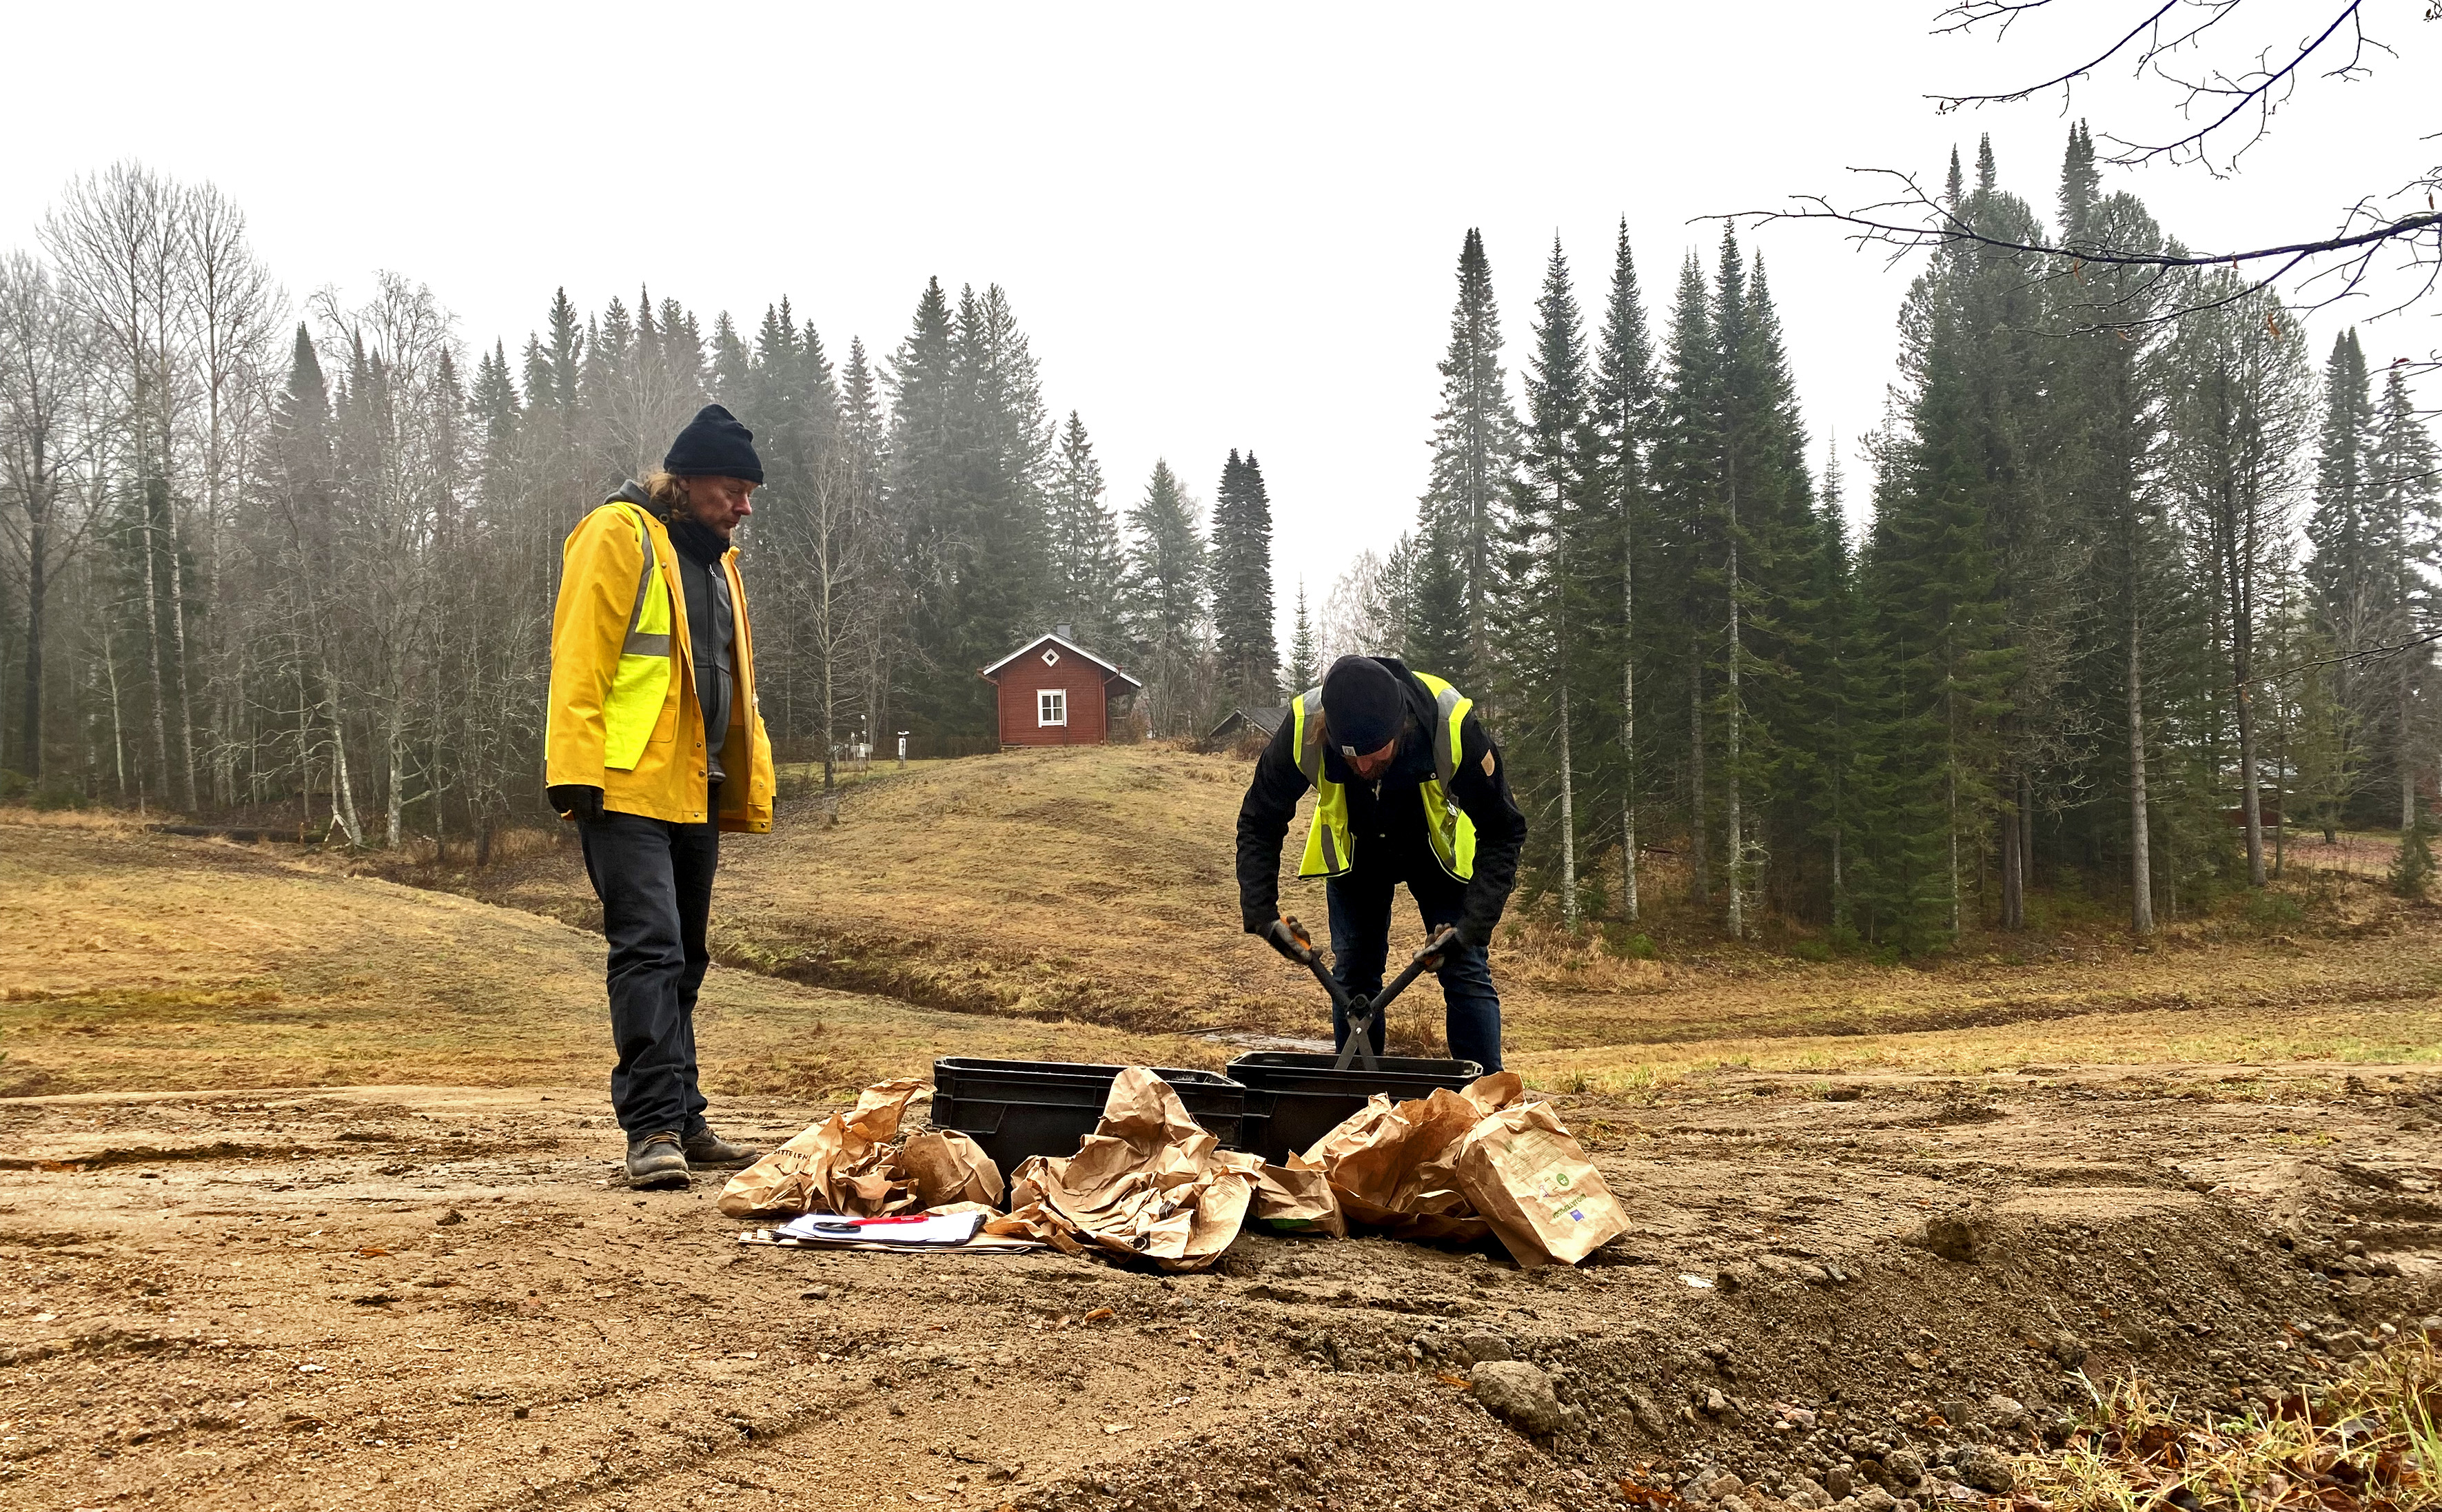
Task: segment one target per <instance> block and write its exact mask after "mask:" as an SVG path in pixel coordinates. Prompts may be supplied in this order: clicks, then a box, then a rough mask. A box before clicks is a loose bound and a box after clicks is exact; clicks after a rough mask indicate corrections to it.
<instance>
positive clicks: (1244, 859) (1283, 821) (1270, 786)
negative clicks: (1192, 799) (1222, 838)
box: [1238, 656, 1526, 946]
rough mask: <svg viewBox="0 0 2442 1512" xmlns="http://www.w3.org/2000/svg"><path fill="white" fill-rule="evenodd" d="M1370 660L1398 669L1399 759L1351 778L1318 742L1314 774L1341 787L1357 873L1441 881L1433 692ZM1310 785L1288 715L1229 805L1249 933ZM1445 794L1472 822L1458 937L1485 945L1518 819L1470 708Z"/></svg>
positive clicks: (1273, 913) (1268, 911)
mask: <svg viewBox="0 0 2442 1512" xmlns="http://www.w3.org/2000/svg"><path fill="white" fill-rule="evenodd" d="M1376 660H1377V661H1379V662H1381V664H1382V665H1385V666H1387V667H1389V668H1390V669H1391V670H1392V671H1393V672H1394V673H1396V674H1398V678H1399V683H1400V685H1401V686H1403V687H1404V688H1406V689H1407V693H1408V728H1407V730H1406V732H1405V733H1403V734H1402V735H1401V736H1400V737H1399V751H1398V755H1396V756H1394V757H1392V759H1391V770H1390V771H1389V772H1387V773H1385V774H1383V775H1382V777H1381V779H1380V780H1379V781H1376V782H1359V781H1358V780H1357V774H1355V773H1354V772H1351V771H1350V770H1349V769H1348V766H1347V763H1346V762H1344V761H1342V760H1341V759H1340V756H1339V749H1338V748H1337V747H1334V746H1330V745H1325V746H1324V747H1323V752H1322V772H1323V775H1324V776H1326V777H1328V778H1330V779H1331V780H1332V781H1334V782H1338V783H1340V784H1342V785H1344V786H1345V787H1346V789H1347V791H1348V825H1349V829H1350V831H1351V832H1352V835H1353V838H1354V840H1355V847H1354V848H1355V850H1356V852H1357V866H1356V869H1357V870H1358V872H1360V873H1367V874H1372V873H1375V872H1376V870H1377V869H1378V868H1382V867H1389V868H1391V875H1392V876H1393V877H1394V879H1395V880H1398V881H1403V882H1409V883H1411V884H1413V883H1414V882H1416V881H1418V880H1427V881H1430V880H1431V879H1435V878H1438V879H1442V880H1444V881H1447V880H1448V877H1447V874H1446V873H1444V872H1443V870H1442V868H1441V863H1440V862H1438V861H1435V860H1434V859H1433V851H1432V844H1431V841H1430V840H1429V839H1427V837H1426V829H1425V800H1424V794H1423V792H1422V789H1423V787H1424V784H1425V783H1426V782H1427V781H1428V780H1430V779H1431V776H1432V775H1433V720H1434V718H1435V715H1434V710H1433V696H1432V694H1431V692H1429V691H1427V689H1426V687H1425V685H1424V684H1423V683H1419V682H1417V681H1416V679H1415V678H1414V677H1413V676H1412V675H1411V674H1410V673H1409V671H1408V669H1407V667H1405V666H1404V665H1401V664H1400V663H1399V662H1398V661H1396V660H1395V659H1394V658H1391V657H1387V656H1386V657H1377V658H1376ZM1309 785H1310V784H1308V783H1307V781H1306V780H1305V774H1304V773H1303V772H1300V771H1299V770H1298V764H1297V718H1296V714H1295V712H1294V711H1292V712H1291V713H1290V714H1289V716H1288V717H1287V718H1285V719H1283V720H1281V727H1280V730H1279V732H1278V733H1277V734H1275V735H1274V736H1273V737H1272V742H1271V744H1269V745H1267V746H1266V747H1265V748H1264V754H1263V755H1262V756H1259V757H1257V758H1256V761H1255V775H1254V779H1253V780H1252V781H1250V782H1248V784H1247V800H1246V802H1245V803H1243V804H1241V805H1239V807H1238V905H1239V908H1240V910H1241V911H1242V912H1243V913H1244V914H1245V915H1246V924H1247V929H1248V933H1250V934H1259V933H1261V932H1262V931H1263V930H1265V929H1266V928H1267V927H1269V926H1270V924H1271V922H1272V920H1275V919H1277V918H1279V917H1280V870H1281V840H1282V838H1283V837H1284V836H1285V835H1286V834H1287V833H1288V829H1289V821H1290V820H1292V819H1294V818H1295V817H1296V816H1297V806H1298V799H1299V798H1300V797H1302V796H1303V795H1304V793H1305V791H1306V789H1307V787H1308V786H1309ZM1449 796H1450V801H1451V802H1453V803H1455V804H1457V805H1458V806H1459V809H1460V810H1461V811H1464V812H1465V813H1466V814H1467V817H1468V818H1469V819H1472V820H1474V821H1475V875H1474V876H1473V878H1472V879H1471V880H1469V881H1468V883H1467V901H1466V905H1465V912H1464V913H1463V914H1462V916H1461V918H1460V920H1459V935H1460V938H1464V939H1465V940H1466V941H1467V943H1468V944H1470V945H1477V946H1482V945H1485V944H1488V943H1490V942H1491V939H1492V931H1493V926H1495V925H1497V924H1499V923H1500V922H1501V910H1502V909H1503V907H1505V906H1507V904H1508V902H1509V891H1510V889H1511V888H1512V887H1514V886H1516V885H1517V883H1518V852H1519V849H1520V848H1521V847H1523V846H1524V845H1525V843H1526V816H1525V815H1524V814H1522V813H1520V812H1519V811H1518V805H1517V803H1516V802H1515V801H1513V800H1512V799H1511V798H1510V796H1509V768H1508V765H1507V763H1506V762H1504V761H1503V760H1502V758H1501V750H1500V748H1499V747H1498V746H1496V745H1494V744H1493V743H1492V737H1491V735H1490V734H1489V733H1487V732H1486V731H1485V728H1484V721H1483V720H1480V719H1478V718H1476V716H1475V713H1474V711H1473V710H1469V711H1468V712H1467V717H1466V718H1465V719H1464V720H1461V721H1460V723H1459V759H1458V771H1457V773H1456V774H1454V775H1453V776H1452V777H1451V778H1450V784H1449Z"/></svg>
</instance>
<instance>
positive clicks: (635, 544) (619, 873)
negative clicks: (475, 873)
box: [544, 404, 772, 1187]
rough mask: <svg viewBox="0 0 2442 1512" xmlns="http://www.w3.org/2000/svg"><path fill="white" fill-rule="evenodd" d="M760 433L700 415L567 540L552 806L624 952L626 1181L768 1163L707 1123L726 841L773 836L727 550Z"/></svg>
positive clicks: (742, 614)
mask: <svg viewBox="0 0 2442 1512" xmlns="http://www.w3.org/2000/svg"><path fill="white" fill-rule="evenodd" d="M754 439H755V438H754V434H753V432H751V431H749V430H748V429H747V428H745V427H744V426H741V425H739V424H738V422H737V421H736V420H735V419H733V418H731V416H730V413H729V411H728V410H723V409H722V408H721V407H720V406H719V405H717V404H716V405H706V406H705V407H704V408H703V410H702V411H700V412H699V413H698V414H697V415H696V417H695V419H694V420H692V421H690V422H689V423H688V425H687V428H685V429H684V430H682V431H680V432H679V438H678V440H677V441H675V442H673V443H672V444H671V446H670V449H669V454H668V455H667V456H665V457H664V458H663V459H662V471H660V472H657V473H655V474H653V475H652V476H651V477H649V478H647V480H646V481H645V482H644V483H629V484H628V485H627V486H626V487H623V488H621V489H620V490H619V491H618V492H617V493H615V494H613V495H611V499H610V501H609V502H607V503H605V504H603V505H602V506H601V507H600V508H598V509H596V510H594V511H593V512H592V514H589V515H587V516H586V517H585V519H583V520H582V521H581V522H580V523H579V524H578V525H577V527H576V528H575V529H574V531H571V532H570V533H569V537H568V542H567V544H566V545H565V546H564V547H562V548H561V561H562V564H563V566H562V573H561V576H560V580H559V604H558V607H557V608H556V610H553V612H552V621H551V723H550V731H549V735H548V738H547V739H546V742H545V764H546V775H545V777H544V780H545V781H546V782H548V783H549V784H550V795H551V804H552V807H553V808H555V809H556V810H558V811H559V812H560V814H561V816H562V817H564V818H568V819H573V820H574V821H575V823H576V831H577V835H578V837H579V838H580V839H582V840H583V841H584V843H585V870H586V874H587V875H588V876H589V877H591V878H592V882H593V891H594V895H595V896H596V897H598V898H600V899H601V900H602V932H603V934H604V935H606V936H608V937H609V938H610V944H611V972H610V981H611V1038H612V1040H613V1041H614V1042H615V1043H616V1045H617V1047H618V1051H619V1064H618V1066H617V1068H616V1069H614V1070H613V1071H612V1072H611V1106H612V1107H613V1108H614V1109H615V1110H616V1111H617V1113H618V1115H619V1126H620V1127H621V1128H622V1129H624V1130H626V1131H627V1135H628V1179H629V1184H630V1185H632V1186H637V1187H683V1186H685V1185H686V1184H687V1179H688V1168H689V1167H690V1166H735V1165H741V1164H744V1163H745V1162H747V1161H749V1160H752V1159H754V1158H755V1157H756V1153H757V1152H756V1151H754V1150H752V1149H749V1148H747V1147H745V1146H743V1145H738V1144H732V1143H730V1142H729V1141H728V1140H726V1139H722V1138H720V1136H719V1135H717V1134H715V1133H713V1131H712V1128H711V1126H710V1125H709V1124H707V1123H706V1122H705V1121H704V1117H703V1111H704V1099H703V1093H702V1091H701V1090H700V1089H699V1088H698V1086H697V1084H696V1057H695V1001H696V991H697V989H698V988H700V987H702V985H703V974H704V968H705V967H706V966H707V965H708V964H710V961H711V956H710V955H709V953H708V952H707V951H706V950H705V948H704V926H705V923H706V922H707V920H709V918H710V916H711V912H712V874H713V870H714V867H715V865H717V863H718V862H719V859H720V831H721V830H723V829H729V830H743V831H746V832H748V833H752V834H761V833H763V832H765V831H767V830H769V829H771V828H772V742H771V740H770V738H768V737H767V736H766V735H765V734H764V731H763V716H762V714H761V712H760V711H759V710H758V709H757V708H756V702H755V639H754V636H753V635H752V634H750V633H749V632H748V630H747V628H746V588H745V585H744V584H743V583H742V582H740V581H739V579H738V553H737V551H736V549H735V548H733V547H732V546H731V545H730V543H729V534H730V532H731V531H732V530H733V529H735V528H736V527H737V525H738V521H739V520H741V519H745V518H746V517H747V516H748V515H751V514H753V513H754V505H753V504H752V502H751V501H750V500H751V497H752V496H753V494H754V492H755V490H756V487H757V486H758V485H759V484H760V483H762V482H763V465H762V463H761V461H760V460H758V459H757V458H756V455H755V447H754V445H753V442H754Z"/></svg>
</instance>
